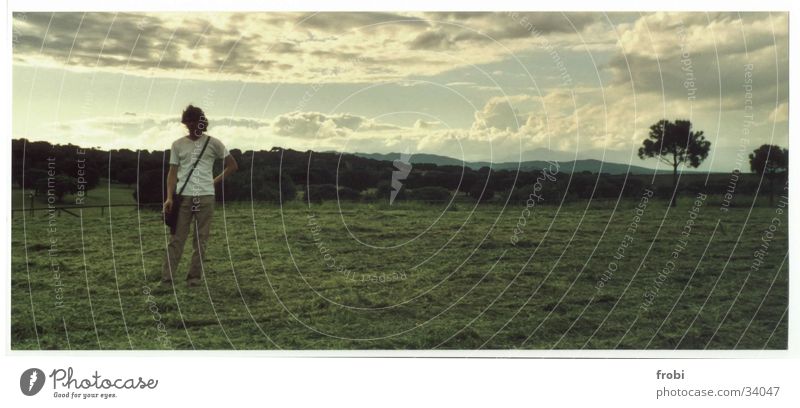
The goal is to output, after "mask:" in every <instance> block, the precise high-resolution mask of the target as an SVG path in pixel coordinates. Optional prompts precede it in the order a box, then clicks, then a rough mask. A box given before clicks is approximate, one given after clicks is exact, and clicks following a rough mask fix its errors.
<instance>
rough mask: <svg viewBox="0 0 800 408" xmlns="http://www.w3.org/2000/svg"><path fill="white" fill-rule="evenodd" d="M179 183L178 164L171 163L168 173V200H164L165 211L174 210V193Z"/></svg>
mask: <svg viewBox="0 0 800 408" xmlns="http://www.w3.org/2000/svg"><path fill="white" fill-rule="evenodd" d="M177 185H178V165H177V164H170V165H169V173H167V200H166V201H164V212H167V213H168V212H172V194H173V193H175V187H176V186H177Z"/></svg>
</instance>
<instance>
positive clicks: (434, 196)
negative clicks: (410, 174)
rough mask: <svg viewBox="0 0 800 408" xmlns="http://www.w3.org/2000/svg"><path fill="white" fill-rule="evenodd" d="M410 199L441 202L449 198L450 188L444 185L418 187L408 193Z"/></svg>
mask: <svg viewBox="0 0 800 408" xmlns="http://www.w3.org/2000/svg"><path fill="white" fill-rule="evenodd" d="M409 195H410V197H411V199H412V200H418V201H425V202H442V201H449V200H450V190H448V189H446V188H444V187H420V188H415V189H414V190H412V191H411V192H410V193H409Z"/></svg>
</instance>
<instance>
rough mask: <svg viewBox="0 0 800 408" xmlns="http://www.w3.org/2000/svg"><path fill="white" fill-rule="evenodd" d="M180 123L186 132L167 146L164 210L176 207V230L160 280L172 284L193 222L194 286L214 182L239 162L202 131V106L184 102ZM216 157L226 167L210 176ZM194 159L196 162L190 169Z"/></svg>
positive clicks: (205, 240)
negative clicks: (176, 195) (176, 196)
mask: <svg viewBox="0 0 800 408" xmlns="http://www.w3.org/2000/svg"><path fill="white" fill-rule="evenodd" d="M181 123H183V124H184V125H186V128H187V129H188V130H189V134H188V135H186V136H184V137H182V138H180V139H178V140H176V141H175V142H173V143H172V148H171V150H170V157H169V174H168V175H167V200H166V201H165V202H164V212H165V213H171V212H172V211H177V212H178V218H177V222H176V226H175V233H174V234H172V235H170V240H169V245H168V246H167V253H166V255H165V256H164V267H163V270H162V274H161V282H162V284H164V285H171V284H172V280H173V276H174V272H175V271H176V270H177V268H178V264H179V263H180V260H181V255H182V254H183V247H184V244H185V243H186V237H187V236H188V235H189V229H190V226H191V225H192V224H194V232H193V233H192V246H193V247H194V253H193V254H192V260H191V263H190V264H189V273H188V275H187V277H186V283H187V285H188V286H197V285H198V284H199V283H200V279H201V278H202V276H203V273H202V272H203V257H204V255H205V252H206V244H207V243H208V235H209V231H210V229H211V218H212V216H213V215H214V186H215V185H216V184H219V183H220V182H222V180H223V179H224V178H225V177H227V176H229V175H231V173H233V172H235V171H236V170H237V169H238V168H239V166H238V164H237V163H236V160H235V159H234V158H233V156H231V155H230V153H229V152H228V149H226V148H225V145H223V144H222V142H221V141H220V140H219V139H217V138H214V137H211V136H209V135H208V134H206V133H205V131H206V129H208V120H207V119H206V115H205V113H203V110H202V109H200V108H198V107H195V106H192V105H189V106H187V107H186V110H184V111H183V116H182V118H181ZM206 142H207V143H206ZM204 147H205V148H204ZM217 159H223V160H224V163H225V168H224V170H223V171H222V173H221V174H219V175H218V176H217V177H213V168H214V161H215V160H217ZM195 162H196V163H197V166H196V167H195V168H194V171H192V167H193V166H194V165H195ZM187 177H188V182H187ZM176 187H177V190H176ZM181 189H183V191H182V192H181ZM176 191H177V193H179V194H180V195H181V200H180V205H175V202H173V193H176Z"/></svg>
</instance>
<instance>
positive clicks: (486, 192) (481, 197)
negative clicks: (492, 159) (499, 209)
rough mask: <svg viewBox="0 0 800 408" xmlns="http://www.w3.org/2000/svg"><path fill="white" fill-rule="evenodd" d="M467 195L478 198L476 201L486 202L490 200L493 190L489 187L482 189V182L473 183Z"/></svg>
mask: <svg viewBox="0 0 800 408" xmlns="http://www.w3.org/2000/svg"><path fill="white" fill-rule="evenodd" d="M469 196H470V197H472V198H474V199H476V200H478V202H481V203H483V202H486V201H489V200H491V199H492V198H493V197H494V191H493V190H492V189H490V188H489V187H486V189H484V186H483V184H475V185H474V186H472V188H471V189H470V190H469Z"/></svg>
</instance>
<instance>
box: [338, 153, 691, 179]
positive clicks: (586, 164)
mask: <svg viewBox="0 0 800 408" xmlns="http://www.w3.org/2000/svg"><path fill="white" fill-rule="evenodd" d="M354 155H356V156H359V157H364V158H367V159H373V160H386V161H393V160H397V159H399V158H400V153H387V154H383V153H354ZM411 163H412V164H413V163H428V164H435V165H437V166H445V165H450V166H461V165H466V166H467V167H469V168H471V169H473V170H478V169H480V168H481V167H489V166H491V167H492V168H493V169H495V170H516V169H517V168H518V167H519V169H520V170H527V171H529V170H538V169H541V168H547V167H548V166H549V164H548V163H547V162H546V161H544V160H530V161H523V162H520V163H517V162H501V163H489V162H483V161H476V162H462V161H461V160H458V159H454V158H452V157H447V156H440V155H436V154H427V153H418V154H414V155H412V156H411ZM558 164H559V169H560V170H561V171H562V172H564V173H572V172H575V173H581V172H584V171H589V172H591V173H600V172H602V173H608V174H625V173H628V174H653V172H656V171H655V170H653V169H649V168H647V167H641V166H628V165H627V164H621V163H610V162H603V161H600V160H595V159H582V160H570V161H558ZM671 172H672V170H670V169H662V170H658V171H657V174H667V173H671ZM684 172H686V170H684Z"/></svg>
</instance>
